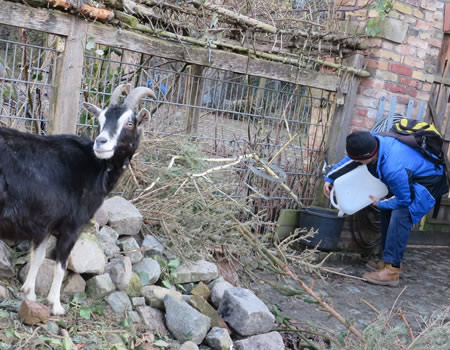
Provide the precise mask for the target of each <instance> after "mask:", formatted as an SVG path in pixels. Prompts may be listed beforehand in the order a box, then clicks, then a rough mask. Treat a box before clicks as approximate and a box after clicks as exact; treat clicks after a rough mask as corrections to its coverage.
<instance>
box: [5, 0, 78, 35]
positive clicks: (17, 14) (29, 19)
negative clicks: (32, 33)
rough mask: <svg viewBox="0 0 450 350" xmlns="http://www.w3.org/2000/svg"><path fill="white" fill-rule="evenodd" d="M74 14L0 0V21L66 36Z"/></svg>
mask: <svg viewBox="0 0 450 350" xmlns="http://www.w3.org/2000/svg"><path fill="white" fill-rule="evenodd" d="M73 17H74V16H73V15H70V14H65V13H62V12H61V11H58V10H50V9H41V8H33V7H29V6H25V5H22V4H17V3H13V2H9V1H8V2H6V1H1V0H0V23H1V24H6V25H10V26H15V27H22V28H27V29H33V30H39V31H42V32H47V33H50V34H55V35H63V36H68V35H69V31H70V23H71V21H72V18H73Z"/></svg>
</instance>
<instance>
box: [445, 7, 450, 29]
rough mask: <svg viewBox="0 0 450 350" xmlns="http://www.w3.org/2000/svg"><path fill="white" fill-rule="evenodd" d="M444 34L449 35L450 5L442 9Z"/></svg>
mask: <svg viewBox="0 0 450 350" xmlns="http://www.w3.org/2000/svg"><path fill="white" fill-rule="evenodd" d="M444 33H450V3H447V4H445V8H444Z"/></svg>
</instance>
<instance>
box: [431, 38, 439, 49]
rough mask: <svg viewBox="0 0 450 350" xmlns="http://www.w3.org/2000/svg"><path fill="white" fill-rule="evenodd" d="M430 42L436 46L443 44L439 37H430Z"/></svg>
mask: <svg viewBox="0 0 450 350" xmlns="http://www.w3.org/2000/svg"><path fill="white" fill-rule="evenodd" d="M428 43H429V44H430V45H431V46H434V47H439V48H440V47H441V46H442V40H439V39H428Z"/></svg>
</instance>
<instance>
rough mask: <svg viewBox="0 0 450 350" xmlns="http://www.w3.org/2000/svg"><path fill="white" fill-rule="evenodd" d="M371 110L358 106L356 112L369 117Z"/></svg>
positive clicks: (358, 114)
mask: <svg viewBox="0 0 450 350" xmlns="http://www.w3.org/2000/svg"><path fill="white" fill-rule="evenodd" d="M368 112H369V110H368V109H367V108H361V107H356V109H355V114H356V115H357V116H360V117H367V113H368Z"/></svg>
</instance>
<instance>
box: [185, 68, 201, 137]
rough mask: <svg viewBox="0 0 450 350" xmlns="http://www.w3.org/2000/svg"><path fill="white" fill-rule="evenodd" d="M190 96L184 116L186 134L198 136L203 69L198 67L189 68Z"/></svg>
mask: <svg viewBox="0 0 450 350" xmlns="http://www.w3.org/2000/svg"><path fill="white" fill-rule="evenodd" d="M191 74H192V76H191V77H190V79H191V81H190V87H191V88H190V96H188V98H189V102H188V103H189V105H190V107H189V108H188V111H187V116H186V132H187V133H188V134H191V135H198V124H199V121H200V108H199V106H201V104H202V89H203V77H202V75H203V67H202V66H199V65H193V66H191Z"/></svg>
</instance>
